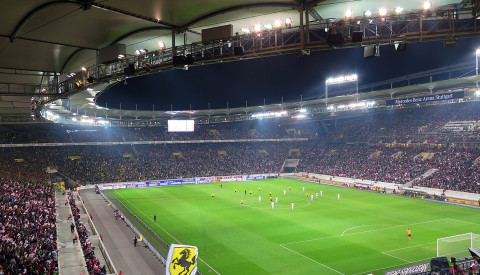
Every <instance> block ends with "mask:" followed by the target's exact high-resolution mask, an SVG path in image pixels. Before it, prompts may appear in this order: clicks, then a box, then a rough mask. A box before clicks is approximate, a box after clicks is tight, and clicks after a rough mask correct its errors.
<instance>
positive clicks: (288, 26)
mask: <svg viewBox="0 0 480 275" xmlns="http://www.w3.org/2000/svg"><path fill="white" fill-rule="evenodd" d="M292 23H293V21H292V18H290V17H288V18H286V19H285V27H286V28H290V27H291V26H292Z"/></svg>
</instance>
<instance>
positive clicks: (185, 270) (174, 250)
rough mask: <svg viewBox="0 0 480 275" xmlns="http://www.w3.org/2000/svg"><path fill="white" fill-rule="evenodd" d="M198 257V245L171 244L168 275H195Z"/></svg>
mask: <svg viewBox="0 0 480 275" xmlns="http://www.w3.org/2000/svg"><path fill="white" fill-rule="evenodd" d="M197 258H198V248H197V247H196V246H191V245H183V244H171V245H170V250H169V251H168V257H167V268H166V275H180V274H181V275H195V274H196V273H197Z"/></svg>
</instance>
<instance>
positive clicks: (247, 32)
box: [242, 28, 250, 34]
mask: <svg viewBox="0 0 480 275" xmlns="http://www.w3.org/2000/svg"><path fill="white" fill-rule="evenodd" d="M242 32H243V33H245V34H249V33H250V29H249V28H242Z"/></svg>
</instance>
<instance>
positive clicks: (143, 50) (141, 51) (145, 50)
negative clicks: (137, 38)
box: [140, 49, 148, 54]
mask: <svg viewBox="0 0 480 275" xmlns="http://www.w3.org/2000/svg"><path fill="white" fill-rule="evenodd" d="M146 52H148V50H147V49H140V53H142V54H143V53H146Z"/></svg>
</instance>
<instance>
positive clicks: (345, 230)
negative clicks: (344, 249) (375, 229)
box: [342, 224, 386, 236]
mask: <svg viewBox="0 0 480 275" xmlns="http://www.w3.org/2000/svg"><path fill="white" fill-rule="evenodd" d="M376 225H386V224H366V225H359V226H352V227H350V228H347V229H345V231H343V232H342V236H344V234H345V232H347V231H349V230H351V229H354V228H359V227H367V226H376Z"/></svg>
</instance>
